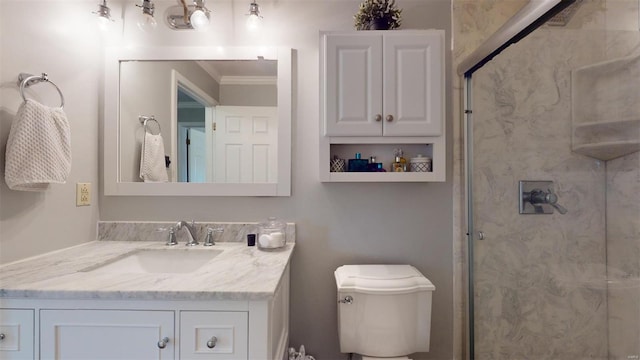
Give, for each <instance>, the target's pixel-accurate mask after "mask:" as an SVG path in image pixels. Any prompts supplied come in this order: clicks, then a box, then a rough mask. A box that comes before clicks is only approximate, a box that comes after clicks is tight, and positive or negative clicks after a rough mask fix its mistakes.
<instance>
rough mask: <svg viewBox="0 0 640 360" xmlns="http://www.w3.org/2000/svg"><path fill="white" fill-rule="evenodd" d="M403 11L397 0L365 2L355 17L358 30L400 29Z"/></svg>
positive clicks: (368, 0)
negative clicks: (397, 5) (398, 6)
mask: <svg viewBox="0 0 640 360" xmlns="http://www.w3.org/2000/svg"><path fill="white" fill-rule="evenodd" d="M401 13H402V9H398V8H397V7H396V1H395V0H364V1H363V2H362V4H360V9H359V10H358V13H356V14H355V15H354V16H353V19H354V20H355V26H356V29H357V30H387V29H397V28H399V27H400V24H401V22H402V17H401V16H400V15H401Z"/></svg>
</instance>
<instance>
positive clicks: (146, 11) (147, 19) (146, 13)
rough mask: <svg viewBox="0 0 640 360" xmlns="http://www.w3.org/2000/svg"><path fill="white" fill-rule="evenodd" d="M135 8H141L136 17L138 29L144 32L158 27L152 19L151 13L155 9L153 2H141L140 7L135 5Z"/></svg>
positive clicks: (150, 0) (146, 0) (145, 0)
mask: <svg viewBox="0 0 640 360" xmlns="http://www.w3.org/2000/svg"><path fill="white" fill-rule="evenodd" d="M136 6H137V7H139V8H142V13H141V15H139V17H138V22H137V24H138V28H139V29H140V30H142V31H144V32H148V31H153V30H154V29H155V28H156V27H157V26H158V23H157V22H156V19H154V17H153V11H154V9H155V6H154V5H153V1H152V0H142V5H137V4H136Z"/></svg>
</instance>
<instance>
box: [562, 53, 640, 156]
mask: <svg viewBox="0 0 640 360" xmlns="http://www.w3.org/2000/svg"><path fill="white" fill-rule="evenodd" d="M638 79H640V56H631V57H626V58H621V59H616V60H611V61H606V62H602V63H598V64H593V65H588V66H585V67H582V68H579V69H576V70H574V71H573V73H572V89H571V90H572V96H571V105H572V111H571V113H572V119H571V121H572V137H571V148H572V150H573V151H574V152H577V153H579V154H583V155H586V156H589V157H592V158H596V159H599V160H603V161H607V160H611V159H615V158H618V157H621V156H625V155H628V154H631V153H634V152H636V151H640V83H639V82H638Z"/></svg>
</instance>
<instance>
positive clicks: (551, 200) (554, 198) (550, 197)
mask: <svg viewBox="0 0 640 360" xmlns="http://www.w3.org/2000/svg"><path fill="white" fill-rule="evenodd" d="M547 191H548V193H547V196H546V200H547V204H549V205H551V206H553V207H554V208H555V209H556V210H558V212H559V213H560V214H562V215H564V214H566V213H567V208H565V207H564V206H562V205H560V204H558V195H556V193H555V192H553V188H548V189H547Z"/></svg>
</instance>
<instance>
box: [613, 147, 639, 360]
mask: <svg viewBox="0 0 640 360" xmlns="http://www.w3.org/2000/svg"><path fill="white" fill-rule="evenodd" d="M638 194H640V152H636V153H634V154H630V155H627V156H625V157H622V158H618V159H615V160H611V161H608V162H607V265H608V266H607V269H608V271H607V273H608V274H607V275H608V280H609V293H608V300H609V301H608V305H609V308H608V310H609V354H610V358H611V359H633V358H634V356H635V357H636V358H637V357H638V356H640V221H639V220H638V219H640V201H638V200H639V199H638V196H639V195H638Z"/></svg>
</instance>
